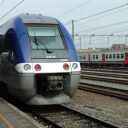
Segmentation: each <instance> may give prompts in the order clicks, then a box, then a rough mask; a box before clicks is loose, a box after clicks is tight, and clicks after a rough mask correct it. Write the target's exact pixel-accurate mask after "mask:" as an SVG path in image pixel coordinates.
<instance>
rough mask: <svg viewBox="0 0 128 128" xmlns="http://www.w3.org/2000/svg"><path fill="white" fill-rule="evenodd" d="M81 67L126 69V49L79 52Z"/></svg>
mask: <svg viewBox="0 0 128 128" xmlns="http://www.w3.org/2000/svg"><path fill="white" fill-rule="evenodd" d="M78 54H79V59H80V63H81V67H128V49H120V50H119V49H118V50H114V49H108V50H98V51H96V50H95V51H84V50H83V51H79V53H78Z"/></svg>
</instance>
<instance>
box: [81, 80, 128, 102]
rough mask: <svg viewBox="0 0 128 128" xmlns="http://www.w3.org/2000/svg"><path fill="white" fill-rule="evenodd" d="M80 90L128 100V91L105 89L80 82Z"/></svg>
mask: <svg viewBox="0 0 128 128" xmlns="http://www.w3.org/2000/svg"><path fill="white" fill-rule="evenodd" d="M79 89H80V90H85V91H90V92H96V93H100V94H104V95H109V96H113V97H117V98H121V99H124V100H128V91H125V90H120V89H116V88H110V87H104V86H102V87H101V86H99V85H94V84H88V83H83V82H80V85H79Z"/></svg>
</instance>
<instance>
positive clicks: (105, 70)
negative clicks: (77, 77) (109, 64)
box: [81, 68, 128, 74]
mask: <svg viewBox="0 0 128 128" xmlns="http://www.w3.org/2000/svg"><path fill="white" fill-rule="evenodd" d="M81 71H97V72H98V71H99V72H112V73H113V72H114V73H126V74H128V69H125V70H121V69H118V70H117V69H116V70H114V69H108V68H106V69H99V68H95V69H94V68H82V69H81Z"/></svg>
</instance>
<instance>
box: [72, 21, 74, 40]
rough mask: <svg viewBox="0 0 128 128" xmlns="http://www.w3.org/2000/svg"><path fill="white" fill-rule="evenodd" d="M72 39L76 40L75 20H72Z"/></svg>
mask: <svg viewBox="0 0 128 128" xmlns="http://www.w3.org/2000/svg"><path fill="white" fill-rule="evenodd" d="M72 39H73V41H74V20H72Z"/></svg>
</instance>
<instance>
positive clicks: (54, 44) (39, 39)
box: [27, 25, 65, 50]
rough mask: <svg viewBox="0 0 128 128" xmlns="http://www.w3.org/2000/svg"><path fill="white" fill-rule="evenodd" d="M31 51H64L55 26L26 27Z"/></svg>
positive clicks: (59, 34)
mask: <svg viewBox="0 0 128 128" xmlns="http://www.w3.org/2000/svg"><path fill="white" fill-rule="evenodd" d="M27 29H28V34H29V38H30V41H31V46H32V49H37V50H40V49H45V50H48V49H65V45H64V41H63V38H62V36H61V33H60V31H59V28H58V26H57V25H43V26H27Z"/></svg>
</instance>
